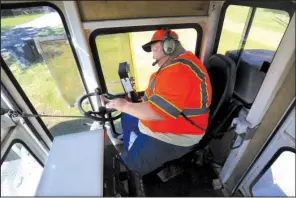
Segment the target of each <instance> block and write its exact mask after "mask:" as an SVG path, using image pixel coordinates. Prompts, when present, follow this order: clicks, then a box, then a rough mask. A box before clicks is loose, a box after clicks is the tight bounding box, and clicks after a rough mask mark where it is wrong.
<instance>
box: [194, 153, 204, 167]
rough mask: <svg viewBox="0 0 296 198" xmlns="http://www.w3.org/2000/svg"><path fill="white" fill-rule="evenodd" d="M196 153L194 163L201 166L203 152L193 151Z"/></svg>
mask: <svg viewBox="0 0 296 198" xmlns="http://www.w3.org/2000/svg"><path fill="white" fill-rule="evenodd" d="M195 155H196V158H195V159H196V160H195V163H196V164H197V165H198V166H202V165H203V162H204V160H203V152H196V153H195Z"/></svg>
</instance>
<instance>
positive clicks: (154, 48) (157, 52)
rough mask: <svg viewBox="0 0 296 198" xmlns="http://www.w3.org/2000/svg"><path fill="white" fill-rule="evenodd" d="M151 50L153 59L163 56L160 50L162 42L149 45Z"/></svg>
mask: <svg viewBox="0 0 296 198" xmlns="http://www.w3.org/2000/svg"><path fill="white" fill-rule="evenodd" d="M151 51H152V53H153V59H156V60H157V59H160V58H162V57H164V56H165V54H164V52H163V50H162V42H161V41H159V42H156V43H153V44H152V45H151Z"/></svg>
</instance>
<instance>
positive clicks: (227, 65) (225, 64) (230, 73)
mask: <svg viewBox="0 0 296 198" xmlns="http://www.w3.org/2000/svg"><path fill="white" fill-rule="evenodd" d="M207 71H208V74H209V77H210V80H211V85H212V93H213V94H212V104H211V106H210V110H211V111H210V120H209V127H210V126H211V124H212V123H213V122H215V120H216V117H217V115H218V112H219V110H220V109H221V107H222V106H223V105H224V104H226V103H229V102H230V99H231V97H232V94H233V90H234V84H235V80H236V64H235V62H234V61H233V60H232V59H230V58H229V57H227V56H224V55H221V54H215V55H212V56H211V57H210V59H209V62H208V65H207Z"/></svg>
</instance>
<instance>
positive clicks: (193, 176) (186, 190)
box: [143, 165, 223, 197]
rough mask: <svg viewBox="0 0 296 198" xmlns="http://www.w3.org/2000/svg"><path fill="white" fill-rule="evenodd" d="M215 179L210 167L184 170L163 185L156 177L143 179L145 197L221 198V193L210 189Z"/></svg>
mask: <svg viewBox="0 0 296 198" xmlns="http://www.w3.org/2000/svg"><path fill="white" fill-rule="evenodd" d="M215 178H216V176H215V173H214V171H213V170H212V169H211V167H210V165H204V166H202V167H196V168H191V169H189V170H185V171H184V172H183V173H182V174H180V175H178V176H176V177H174V178H172V179H170V180H168V181H167V182H165V183H164V182H162V181H161V180H160V178H159V177H158V176H157V175H149V176H147V177H144V179H143V182H144V186H145V192H146V196H149V197H150V196H151V197H152V196H153V197H163V196H166V197H171V196H172V197H178V196H189V197H191V196H192V197H200V196H204V197H209V196H211V197H221V196H223V194H222V192H220V191H215V190H213V187H212V180H213V179H215Z"/></svg>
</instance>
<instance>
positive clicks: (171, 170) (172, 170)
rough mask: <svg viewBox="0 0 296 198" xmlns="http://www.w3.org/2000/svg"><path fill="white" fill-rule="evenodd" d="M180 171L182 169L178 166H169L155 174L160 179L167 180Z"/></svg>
mask: <svg viewBox="0 0 296 198" xmlns="http://www.w3.org/2000/svg"><path fill="white" fill-rule="evenodd" d="M182 172H183V169H181V168H180V167H177V166H169V167H167V168H164V169H163V170H161V171H160V172H158V173H157V175H158V177H159V178H160V179H161V181H163V182H167V181H168V180H169V179H171V178H173V177H175V176H177V175H179V174H181V173H182Z"/></svg>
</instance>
